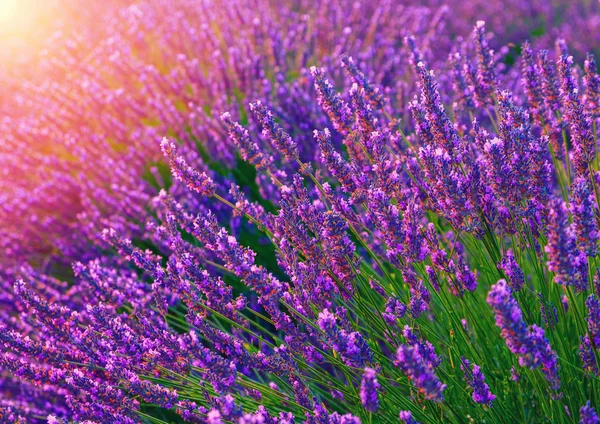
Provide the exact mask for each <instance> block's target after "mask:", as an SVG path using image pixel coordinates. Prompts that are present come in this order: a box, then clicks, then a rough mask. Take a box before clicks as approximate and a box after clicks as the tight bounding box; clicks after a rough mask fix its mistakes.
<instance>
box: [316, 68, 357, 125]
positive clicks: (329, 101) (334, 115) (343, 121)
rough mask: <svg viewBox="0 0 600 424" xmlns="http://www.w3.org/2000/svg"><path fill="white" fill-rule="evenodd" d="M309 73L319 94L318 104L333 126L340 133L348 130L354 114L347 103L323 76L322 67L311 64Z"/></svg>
mask: <svg viewBox="0 0 600 424" xmlns="http://www.w3.org/2000/svg"><path fill="white" fill-rule="evenodd" d="M310 73H311V74H312V76H313V78H314V80H315V89H316V90H317V93H318V94H319V104H320V105H321V107H322V108H323V110H324V111H325V112H326V113H327V115H328V116H329V119H331V122H332V124H333V126H334V128H335V129H336V130H338V131H339V132H341V133H342V134H346V133H348V132H350V131H351V129H352V124H353V121H354V116H353V114H352V110H350V107H349V106H348V104H347V103H346V102H345V101H344V100H343V99H342V97H341V96H340V95H339V94H338V93H337V92H336V91H335V89H334V88H333V86H332V85H331V83H330V82H329V81H328V80H327V78H325V75H324V72H323V69H320V68H317V67H315V66H313V67H311V68H310Z"/></svg>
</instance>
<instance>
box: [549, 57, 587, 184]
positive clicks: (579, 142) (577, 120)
mask: <svg viewBox="0 0 600 424" xmlns="http://www.w3.org/2000/svg"><path fill="white" fill-rule="evenodd" d="M572 65H573V56H566V55H563V56H561V57H560V59H559V61H558V69H559V71H560V78H561V86H560V94H561V100H562V103H563V105H564V107H565V118H566V120H567V122H568V123H569V125H570V127H571V138H572V140H573V147H574V152H573V166H574V168H575V170H576V172H577V176H579V177H583V178H587V179H590V178H591V176H590V173H589V168H590V166H591V163H592V161H593V160H594V158H595V157H596V146H595V144H594V136H593V133H592V120H591V118H590V116H589V114H588V113H587V112H586V111H585V110H584V108H583V105H582V103H581V99H580V98H579V88H578V86H577V83H576V81H575V78H574V76H573V70H572V68H571V67H572Z"/></svg>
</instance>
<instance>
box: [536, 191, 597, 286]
mask: <svg viewBox="0 0 600 424" xmlns="http://www.w3.org/2000/svg"><path fill="white" fill-rule="evenodd" d="M547 233H548V236H547V237H548V244H547V245H546V247H545V250H546V253H547V254H548V261H547V266H548V269H549V270H550V271H552V272H554V274H555V275H554V281H556V282H557V283H558V284H563V285H569V286H573V288H574V289H575V290H576V291H578V292H582V291H584V290H586V289H587V287H588V276H587V274H588V272H587V258H586V257H585V254H584V253H583V252H580V251H579V250H578V249H577V246H576V239H575V234H574V231H573V227H572V226H571V225H570V224H569V216H568V213H567V207H566V206H565V203H564V202H563V201H562V200H560V199H553V200H552V201H551V203H550V210H549V219H548V225H547Z"/></svg>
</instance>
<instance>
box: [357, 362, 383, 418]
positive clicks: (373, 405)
mask: <svg viewBox="0 0 600 424" xmlns="http://www.w3.org/2000/svg"><path fill="white" fill-rule="evenodd" d="M380 387H381V385H380V384H379V382H378V381H377V373H376V372H375V370H374V369H372V368H365V371H364V373H363V379H362V383H361V385H360V400H361V402H362V404H363V406H364V407H365V409H366V410H367V411H369V412H376V411H377V409H379V399H378V398H377V396H378V393H377V392H378V390H379V388H380Z"/></svg>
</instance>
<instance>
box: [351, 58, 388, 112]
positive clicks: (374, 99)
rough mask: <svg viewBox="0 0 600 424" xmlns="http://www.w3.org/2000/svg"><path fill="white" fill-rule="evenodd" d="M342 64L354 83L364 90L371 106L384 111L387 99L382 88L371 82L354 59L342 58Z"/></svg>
mask: <svg viewBox="0 0 600 424" xmlns="http://www.w3.org/2000/svg"><path fill="white" fill-rule="evenodd" d="M342 64H343V65H344V68H345V69H346V71H347V72H348V74H350V76H351V77H352V79H353V80H354V82H355V83H356V84H357V85H358V86H359V87H360V88H362V89H363V90H364V92H365V97H366V98H367V99H369V102H370V103H371V105H373V107H375V108H377V109H382V108H383V106H384V105H385V98H384V97H383V93H382V92H381V90H380V88H379V87H377V86H375V85H374V84H373V83H371V81H369V79H368V78H367V77H366V76H365V74H364V73H363V72H362V71H361V70H360V69H359V68H358V66H357V65H356V63H355V62H354V59H353V58H352V57H349V56H346V55H344V56H342Z"/></svg>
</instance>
